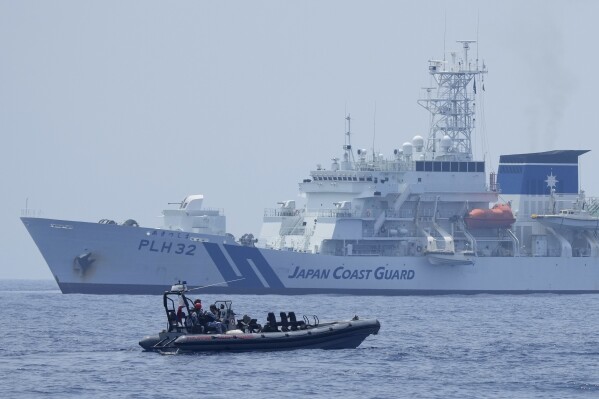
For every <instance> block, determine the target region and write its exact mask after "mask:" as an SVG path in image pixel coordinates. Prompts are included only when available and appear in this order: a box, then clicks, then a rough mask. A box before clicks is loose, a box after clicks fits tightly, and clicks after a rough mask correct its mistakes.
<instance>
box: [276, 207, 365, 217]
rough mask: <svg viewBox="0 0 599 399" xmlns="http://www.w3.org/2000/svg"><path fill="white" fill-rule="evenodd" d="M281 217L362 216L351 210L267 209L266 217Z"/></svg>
mask: <svg viewBox="0 0 599 399" xmlns="http://www.w3.org/2000/svg"><path fill="white" fill-rule="evenodd" d="M279 216H300V217H329V218H351V217H360V216H361V214H360V213H359V212H357V211H352V210H350V209H337V208H331V209H319V210H316V211H306V210H305V209H294V210H288V209H280V208H275V209H272V208H271V209H268V208H267V209H265V210H264V217H279Z"/></svg>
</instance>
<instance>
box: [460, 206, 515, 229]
mask: <svg viewBox="0 0 599 399" xmlns="http://www.w3.org/2000/svg"><path fill="white" fill-rule="evenodd" d="M464 221H465V222H466V226H468V228H469V229H507V228H509V227H510V226H511V225H512V224H514V222H515V221H516V219H515V218H514V214H513V213H512V209H511V208H510V206H509V205H507V204H496V205H494V206H493V208H491V209H478V208H477V209H473V210H471V211H470V212H468V215H466V217H464Z"/></svg>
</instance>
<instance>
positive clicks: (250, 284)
mask: <svg viewBox="0 0 599 399" xmlns="http://www.w3.org/2000/svg"><path fill="white" fill-rule="evenodd" d="M22 220H23V223H24V224H25V226H26V228H27V230H28V231H29V233H30V234H31V236H32V238H33V239H34V241H35V243H36V245H37V246H38V248H39V250H40V252H41V253H42V255H43V257H44V259H45V260H46V262H47V264H48V266H49V267H50V270H51V272H52V274H53V275H54V278H55V279H56V281H57V283H58V285H59V287H60V289H61V291H62V292H64V293H84V294H159V293H163V292H164V291H165V290H167V289H169V288H170V286H171V285H172V283H173V282H175V281H177V280H186V281H187V282H188V286H189V287H196V286H208V287H207V288H205V289H204V292H206V293H222V294H291V295H294V294H351V295H442V294H478V293H496V294H504V293H510V294H528V293H572V294H575V293H576V294H579V293H597V292H599V258H596V257H573V258H565V257H563V258H562V257H474V258H473V259H472V260H473V262H472V263H471V264H460V263H459V262H457V264H431V262H429V260H428V259H427V257H426V256H415V257H385V256H343V257H342V256H329V255H320V254H310V253H301V252H293V251H279V250H271V249H259V248H253V247H244V246H240V245H238V244H236V243H234V242H233V241H232V240H231V239H230V238H228V237H226V236H218V235H201V234H194V233H184V232H180V231H169V230H159V229H152V228H144V227H129V226H119V225H103V224H97V223H87V222H75V221H66V220H54V219H41V218H22ZM233 280H236V281H233ZM225 281H230V282H229V283H226V284H219V283H223V282H225ZM215 284H216V285H215Z"/></svg>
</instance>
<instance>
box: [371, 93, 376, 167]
mask: <svg viewBox="0 0 599 399" xmlns="http://www.w3.org/2000/svg"><path fill="white" fill-rule="evenodd" d="M375 139H376V101H375V102H374V115H373V117H372V162H376V156H375V154H374V140H375Z"/></svg>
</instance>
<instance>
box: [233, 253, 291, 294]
mask: <svg viewBox="0 0 599 399" xmlns="http://www.w3.org/2000/svg"><path fill="white" fill-rule="evenodd" d="M223 246H224V247H225V249H226V250H227V252H228V253H229V255H230V256H231V259H233V262H235V265H236V266H237V267H238V268H239V270H240V271H241V273H242V274H243V276H244V277H246V279H247V275H249V274H250V273H251V275H252V278H254V277H255V278H256V279H258V277H257V276H256V275H255V273H254V270H253V269H252V267H251V266H250V264H249V262H248V260H251V261H252V262H253V263H254V265H255V266H256V268H257V269H258V272H259V273H260V274H261V275H262V277H263V278H264V280H265V281H266V283H267V284H268V286H269V287H270V288H284V287H285V286H284V285H283V283H282V282H281V280H280V279H279V277H278V276H277V275H276V274H275V272H274V271H273V270H272V267H271V266H270V265H269V264H268V262H267V261H266V259H265V258H264V256H263V255H262V254H261V253H260V251H259V250H258V249H257V248H251V247H242V246H239V245H223ZM257 284H259V285H254V287H261V286H262V284H261V283H260V281H258V283H257Z"/></svg>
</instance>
